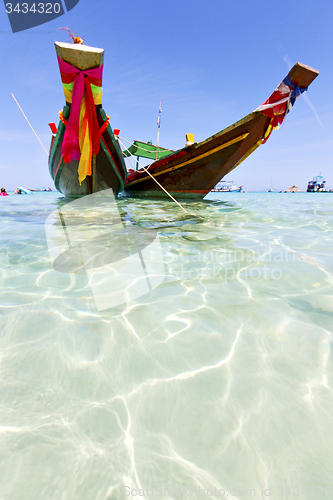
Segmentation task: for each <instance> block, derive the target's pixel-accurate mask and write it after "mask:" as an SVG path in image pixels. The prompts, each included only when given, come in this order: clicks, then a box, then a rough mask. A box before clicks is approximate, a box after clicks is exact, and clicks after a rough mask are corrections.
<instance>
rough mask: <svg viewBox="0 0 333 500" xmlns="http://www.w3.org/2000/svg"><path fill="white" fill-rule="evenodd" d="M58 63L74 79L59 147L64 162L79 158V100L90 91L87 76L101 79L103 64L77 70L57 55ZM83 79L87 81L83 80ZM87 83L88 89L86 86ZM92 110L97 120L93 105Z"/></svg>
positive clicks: (63, 71)
mask: <svg viewBox="0 0 333 500" xmlns="http://www.w3.org/2000/svg"><path fill="white" fill-rule="evenodd" d="M58 64H59V68H60V71H61V72H62V73H65V74H67V75H68V76H69V75H73V79H74V84H73V94H72V105H71V112H70V117H69V120H68V125H67V127H66V131H65V134H64V139H63V143H62V148H61V155H62V156H63V157H64V161H65V163H69V162H71V161H72V160H77V161H79V160H80V145H79V127H80V110H81V101H82V98H83V94H84V91H85V90H86V92H89V90H90V93H91V89H90V78H89V77H91V78H92V79H93V78H94V79H95V78H97V79H102V76H103V66H101V67H100V68H95V69H88V70H79V69H77V68H75V66H72V65H71V64H68V63H67V62H65V61H63V60H62V59H60V57H58ZM74 75H76V76H74ZM85 80H87V81H86V82H85ZM88 85H89V89H88V88H87V86H88ZM92 111H93V113H94V118H96V120H97V116H96V110H95V107H94V109H93V110H92Z"/></svg>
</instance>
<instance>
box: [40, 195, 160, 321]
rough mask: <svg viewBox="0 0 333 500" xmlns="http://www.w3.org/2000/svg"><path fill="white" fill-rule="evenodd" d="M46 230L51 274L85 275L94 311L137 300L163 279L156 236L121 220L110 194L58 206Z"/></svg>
mask: <svg viewBox="0 0 333 500" xmlns="http://www.w3.org/2000/svg"><path fill="white" fill-rule="evenodd" d="M45 231H46V237H47V244H48V249H49V254H50V257H51V261H52V265H53V269H54V270H55V271H57V272H60V273H66V274H81V275H86V276H87V278H88V283H89V286H90V287H91V290H92V293H93V297H94V301H95V304H96V307H97V309H98V310H99V311H102V310H105V309H108V308H111V307H114V306H118V305H120V304H124V303H126V302H128V301H131V300H134V299H137V298H139V297H141V296H143V295H145V294H147V293H149V292H151V291H152V290H153V289H154V288H156V287H157V286H158V285H160V284H161V283H162V282H163V280H164V277H165V271H164V262H163V254H162V249H161V244H160V241H159V237H158V234H157V231H156V230H155V229H154V228H149V229H147V228H142V227H138V226H135V225H133V224H131V223H130V222H129V221H122V219H121V216H120V213H119V209H118V206H117V203H116V200H115V197H114V194H113V191H112V189H109V190H106V191H103V192H100V193H95V194H92V195H89V196H85V197H83V198H79V199H76V200H74V201H71V202H70V203H66V204H63V205H62V206H59V207H58V209H57V210H55V211H54V212H53V213H52V214H51V215H50V216H49V217H48V218H47V220H46V222H45Z"/></svg>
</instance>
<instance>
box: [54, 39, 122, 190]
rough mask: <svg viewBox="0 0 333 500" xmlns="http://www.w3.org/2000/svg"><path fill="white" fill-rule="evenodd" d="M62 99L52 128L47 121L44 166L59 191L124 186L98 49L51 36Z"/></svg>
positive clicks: (101, 55)
mask: <svg viewBox="0 0 333 500" xmlns="http://www.w3.org/2000/svg"><path fill="white" fill-rule="evenodd" d="M55 48H56V53H57V58H58V64H59V69H60V75H61V80H62V84H63V89H64V94H65V99H66V105H65V106H64V108H63V110H62V111H61V112H60V113H59V118H60V122H59V126H58V128H57V127H56V125H55V124H54V123H50V124H49V125H50V127H51V130H52V140H51V147H50V154H49V169H50V174H51V177H52V179H53V180H54V184H55V187H56V189H57V190H58V191H60V192H61V193H63V194H64V195H65V196H69V197H77V196H84V195H88V194H92V193H96V192H98V191H102V190H105V189H109V188H111V189H112V190H113V192H114V194H115V195H116V196H117V194H118V193H119V191H121V190H122V189H123V188H124V184H125V181H126V166H125V163H124V160H123V157H122V153H121V149H120V146H119V145H118V142H117V139H116V137H115V135H114V133H113V131H112V129H111V127H110V125H109V117H108V116H107V115H106V113H105V111H104V110H103V108H102V76H103V60H104V49H98V48H94V47H88V46H85V45H81V43H75V44H70V43H61V42H55Z"/></svg>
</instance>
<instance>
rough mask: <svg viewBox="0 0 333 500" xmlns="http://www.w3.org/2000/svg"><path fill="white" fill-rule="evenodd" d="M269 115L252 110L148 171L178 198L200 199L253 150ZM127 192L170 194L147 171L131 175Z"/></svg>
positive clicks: (135, 193) (141, 194)
mask: <svg viewBox="0 0 333 500" xmlns="http://www.w3.org/2000/svg"><path fill="white" fill-rule="evenodd" d="M269 121H270V119H269V118H268V117H266V116H263V115H262V114H261V113H260V112H253V113H251V114H250V115H248V116H247V117H245V118H243V119H242V120H241V121H239V122H237V123H235V124H234V125H232V126H231V127H228V128H227V129H225V130H224V131H222V132H220V133H219V134H216V135H215V136H213V137H211V138H209V139H207V140H206V141H203V142H201V143H199V144H193V145H192V146H188V147H186V148H184V149H182V150H180V151H176V152H175V153H173V154H171V155H169V156H167V157H165V158H163V159H161V160H159V161H156V162H154V163H152V164H151V165H150V166H149V172H150V173H151V174H152V175H153V176H154V177H155V178H156V179H157V180H158V182H159V183H160V184H161V185H162V186H163V187H164V188H165V189H166V190H167V191H168V192H169V193H170V194H171V195H172V196H173V197H175V198H187V199H201V198H203V197H204V196H206V195H207V194H208V193H209V192H210V191H211V190H212V189H213V188H214V187H215V186H216V184H217V183H218V182H219V181H220V180H221V179H222V178H223V177H224V176H225V175H226V174H227V173H229V172H230V171H231V170H233V168H235V167H236V166H237V164H238V163H239V162H240V161H241V160H242V159H243V158H244V156H245V155H248V154H250V152H252V151H254V149H256V148H257V147H258V146H259V144H258V141H259V140H261V137H262V136H263V135H264V132H265V130H266V129H267V126H268V124H269ZM126 192H127V193H129V194H131V195H134V196H140V197H142V196H143V197H149V196H151V195H153V196H154V197H162V198H165V197H167V196H168V195H167V194H166V193H165V191H163V190H162V189H161V188H160V187H159V186H158V185H157V184H156V182H155V181H154V180H153V179H152V178H151V177H150V176H149V175H148V174H147V173H146V172H145V171H141V170H140V171H138V172H135V173H134V174H132V175H130V176H128V179H127V184H126Z"/></svg>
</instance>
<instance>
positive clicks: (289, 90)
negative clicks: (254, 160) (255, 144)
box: [256, 76, 307, 144]
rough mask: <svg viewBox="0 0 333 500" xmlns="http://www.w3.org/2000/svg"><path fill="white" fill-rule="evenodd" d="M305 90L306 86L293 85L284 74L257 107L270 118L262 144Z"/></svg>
mask: <svg viewBox="0 0 333 500" xmlns="http://www.w3.org/2000/svg"><path fill="white" fill-rule="evenodd" d="M306 90H307V87H303V88H300V87H298V86H295V85H294V84H293V83H292V82H291V80H290V78H289V76H286V77H285V78H284V80H282V82H281V83H280V85H279V86H278V87H277V89H276V90H274V92H273V94H272V95H270V96H269V98H268V99H267V100H266V101H265V102H264V103H263V104H262V105H261V106H259V108H257V110H256V111H262V114H263V115H265V116H268V117H270V118H271V120H270V122H269V125H268V127H267V130H266V132H265V135H264V138H263V141H262V142H263V144H264V143H265V142H266V141H267V139H268V138H269V136H270V135H271V133H272V131H273V130H274V129H276V128H278V125H281V123H282V122H283V120H284V119H285V117H286V115H287V114H288V113H289V111H290V110H291V108H292V107H293V105H294V104H295V101H296V99H297V97H299V96H300V95H301V94H302V93H303V92H305V91H306Z"/></svg>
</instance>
